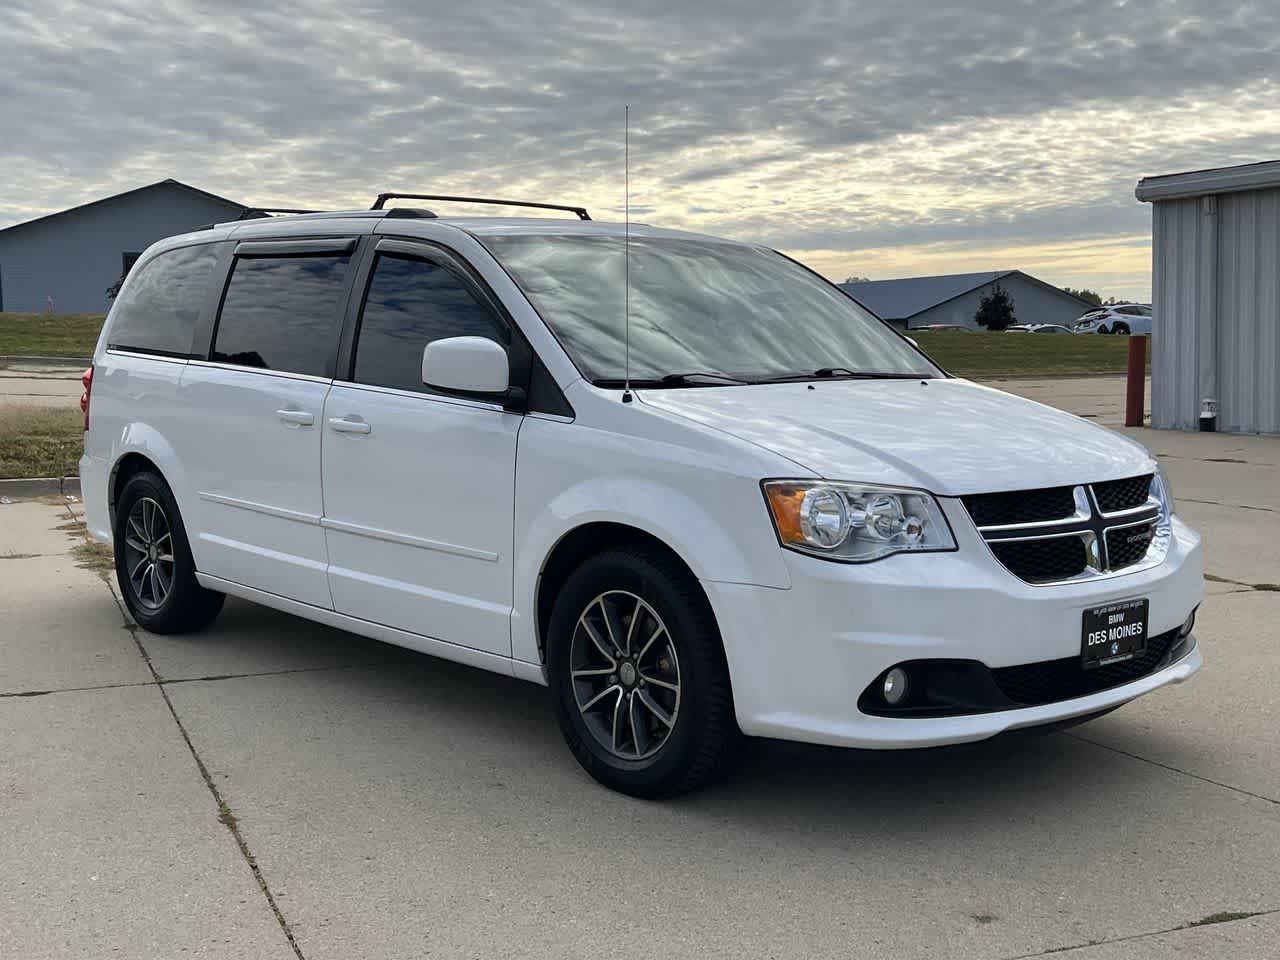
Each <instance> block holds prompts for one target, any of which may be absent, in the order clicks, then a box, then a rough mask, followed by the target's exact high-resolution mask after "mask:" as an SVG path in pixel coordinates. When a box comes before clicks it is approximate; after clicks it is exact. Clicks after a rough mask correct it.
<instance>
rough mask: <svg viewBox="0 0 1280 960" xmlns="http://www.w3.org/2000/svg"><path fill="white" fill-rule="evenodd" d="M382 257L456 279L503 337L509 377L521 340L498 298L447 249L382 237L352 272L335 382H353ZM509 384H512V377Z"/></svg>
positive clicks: (420, 242) (364, 253) (371, 244)
mask: <svg viewBox="0 0 1280 960" xmlns="http://www.w3.org/2000/svg"><path fill="white" fill-rule="evenodd" d="M382 254H390V255H392V256H400V257H411V258H413V259H415V260H422V261H424V262H426V263H432V264H435V265H436V266H438V267H441V268H443V269H445V270H448V271H449V272H450V273H451V274H453V275H454V276H456V277H458V279H459V280H460V281H461V282H462V283H463V284H464V285H465V286H466V287H467V289H469V290H470V291H471V292H472V293H473V294H474V295H475V296H476V297H477V299H479V301H480V302H481V303H482V304H484V306H485V307H486V308H487V309H488V311H489V313H490V314H491V315H492V316H493V319H494V321H495V323H496V325H497V327H498V329H499V331H501V332H503V333H505V334H506V341H507V342H506V343H504V344H503V346H504V347H506V348H507V354H508V356H510V357H512V370H513V373H514V372H515V371H516V370H517V369H519V368H518V367H517V364H516V352H518V351H519V348H518V347H516V346H515V345H516V344H517V343H518V342H519V341H521V340H523V337H520V336H518V334H517V331H516V325H515V324H514V323H513V322H512V321H511V317H510V315H509V314H508V313H507V311H506V309H505V308H504V307H503V306H502V304H501V302H500V301H499V300H498V298H497V297H495V296H494V295H493V292H492V291H491V290H489V288H488V286H487V285H486V284H485V283H484V281H483V280H482V279H481V278H480V276H479V274H477V273H476V272H475V271H474V269H472V268H471V267H470V265H469V264H467V262H466V260H464V259H463V258H461V257H460V256H458V255H457V254H456V253H455V252H454V251H452V250H450V249H448V248H447V247H444V246H441V245H440V244H437V243H433V242H431V241H428V240H409V239H397V238H395V237H383V238H381V239H379V240H377V241H376V242H374V243H370V244H368V245H367V246H366V247H365V249H364V251H363V256H361V258H360V264H359V268H358V269H357V270H355V271H354V273H355V277H354V284H353V286H352V291H351V296H350V298H349V300H348V303H347V311H346V314H345V315H344V318H343V324H342V339H341V340H340V341H339V344H338V363H337V366H336V368H335V373H334V379H335V380H338V381H342V382H346V383H355V382H356V379H355V374H356V370H355V366H356V345H357V343H358V342H359V340H360V324H361V321H362V320H363V319H364V308H365V304H366V303H367V302H368V299H369V290H370V288H371V287H372V285H373V274H374V270H375V269H376V267H377V263H378V257H379V256H380V255H382ZM357 291H358V292H357ZM513 382H515V378H514V376H513ZM427 395H429V394H427Z"/></svg>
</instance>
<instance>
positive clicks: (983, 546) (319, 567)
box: [80, 194, 1203, 796]
mask: <svg viewBox="0 0 1280 960" xmlns="http://www.w3.org/2000/svg"><path fill="white" fill-rule="evenodd" d="M406 198H408V199H410V200H416V201H422V200H428V201H440V202H447V201H448V200H449V199H451V198H445V197H425V196H422V195H404V194H386V195H382V196H381V197H379V199H378V202H377V203H376V204H375V205H374V208H373V209H370V210H360V211H349V212H334V213H322V214H307V215H297V216H278V217H260V218H258V219H252V220H244V221H239V222H235V223H226V224H221V225H215V226H213V227H210V228H208V229H205V230H201V231H197V232H195V233H190V234H186V235H184V236H178V237H172V238H170V239H167V240H164V241H161V242H159V243H157V244H155V245H154V246H152V247H151V248H150V249H149V250H147V251H146V252H145V253H144V254H143V256H142V257H141V259H140V260H139V261H138V262H137V264H136V266H135V267H134V268H133V270H132V272H131V273H130V274H129V276H128V278H127V280H126V281H125V283H124V285H123V287H122V289H121V290H120V293H119V296H118V297H117V299H116V301H115V303H114V305H113V306H112V309H111V312H110V315H109V316H108V318H107V322H106V325H105V327H104V329H103V332H102V336H101V339H100V341H99V343H98V345H97V349H96V351H95V353H94V357H93V366H92V367H91V368H90V369H89V370H88V371H86V373H85V396H84V399H83V401H82V403H83V405H84V407H85V430H86V433H85V454H84V458H83V460H82V461H81V465H80V474H81V478H82V490H83V495H84V502H85V512H86V517H87V521H88V524H89V527H90V529H91V531H92V533H93V535H94V536H95V537H96V538H98V539H100V540H102V541H104V542H107V543H110V544H112V545H113V547H114V552H115V563H116V572H117V575H118V580H119V587H120V590H121V592H122V595H123V599H124V601H125V603H126V604H127V606H128V609H129V612H130V613H131V614H132V616H133V617H134V619H135V620H136V621H137V622H138V623H139V624H140V625H141V626H142V627H143V628H145V629H147V630H151V631H155V632H159V633H174V632H181V631H193V630H198V629H200V628H201V627H204V626H205V625H207V624H208V623H209V622H210V621H212V620H213V618H214V617H215V616H217V614H218V611H219V609H220V607H221V606H222V602H223V599H224V597H225V595H227V594H231V595H233V596H236V597H241V598H245V599H248V600H251V601H255V602H258V603H261V604H265V605H267V606H270V607H275V608H277V609H280V610H284V611H288V612H289V613H292V614H296V615H298V616H301V617H307V618H310V619H312V620H315V621H318V622H321V623H325V624H329V625H332V626H335V627H339V628H342V629H344V630H348V631H351V632H352V633H356V634H362V635H364V636H368V637H374V638H377V639H378V640H382V641H386V642H388V643H394V644H400V645H403V646H406V647H411V648H413V649H415V650H419V651H423V652H425V653H429V654H433V655H435V656H439V657H444V658H447V659H450V660H456V661H460V662H463V663H467V664H471V665H474V666H477V667H482V668H485V669H488V670H494V671H497V672H500V673H504V674H508V675H511V676H514V677H517V678H520V679H524V680H529V681H532V682H534V683H539V684H544V685H546V686H547V687H548V688H549V691H550V701H551V703H552V705H553V707H554V710H555V713H556V715H557V717H558V721H559V724H560V727H561V729H562V730H563V733H564V737H565V739H566V741H567V742H568V744H569V746H570V748H571V750H572V752H573V754H574V756H575V757H576V758H577V759H578V761H579V762H580V763H581V764H582V766H583V767H584V768H585V769H586V770H587V771H588V772H589V773H590V774H591V775H592V776H593V777H595V778H596V779H598V780H599V781H600V782H602V783H604V784H606V785H608V786H610V787H613V788H615V789H618V790H622V791H625V792H627V793H631V794H635V795H640V796H662V795H670V794H673V793H677V792H679V791H682V790H688V789H691V788H693V787H695V786H697V785H699V784H701V783H705V782H706V781H708V780H709V779H711V778H713V777H714V776H715V775H716V774H717V773H719V772H720V771H721V770H723V769H724V768H725V766H726V761H727V760H728V758H729V757H730V756H731V754H732V752H733V748H734V745H735V743H736V741H738V740H739V739H740V738H741V737H742V736H743V735H747V736H760V737H778V738H785V739H790V740H802V741H810V742H814V743H824V744H835V745H846V746H852V747H871V748H901V747H921V746H933V745H940V744H950V743H961V742H965V741H973V740H980V739H983V738H986V737H991V736H993V735H995V734H998V733H1001V732H1003V731H1006V730H1011V729H1015V728H1025V727H1032V726H1040V725H1046V724H1064V723H1067V722H1074V721H1079V720H1082V719H1087V718H1089V717H1093V716H1096V715H1098V714H1101V713H1104V712H1106V711H1108V710H1111V709H1114V708H1115V707H1118V706H1120V705H1121V704H1123V703H1125V702H1127V701H1129V700H1132V699H1134V698H1135V697H1139V696H1141V695H1143V694H1146V693H1150V692H1151V691H1153V690H1155V689H1157V688H1158V687H1161V686H1164V685H1165V684H1169V683H1174V682H1178V681H1182V680H1185V679H1187V678H1188V677H1190V676H1191V675H1192V674H1193V673H1194V672H1195V671H1196V670H1197V669H1198V668H1199V666H1200V662H1201V659H1200V652H1199V650H1198V649H1197V647H1196V641H1195V638H1194V635H1193V633H1192V626H1193V623H1194V620H1195V612H1196V608H1197V606H1198V605H1199V603H1200V600H1201V596H1202V594H1203V578H1202V569H1201V567H1202V564H1201V551H1200V544H1199V537H1198V536H1197V535H1196V534H1195V533H1194V532H1193V531H1192V530H1191V529H1190V528H1188V527H1187V526H1186V525H1185V524H1183V523H1182V522H1181V521H1180V520H1179V519H1178V517H1177V516H1176V515H1175V512H1174V502H1173V497H1172V495H1171V491H1170V489H1169V485H1168V482H1167V481H1166V479H1165V477H1164V474H1163V472H1162V471H1161V469H1160V467H1159V465H1158V464H1157V463H1156V462H1155V460H1153V459H1152V457H1151V456H1150V455H1149V454H1148V453H1147V452H1146V450H1144V449H1143V448H1142V447H1141V446H1139V445H1138V444H1137V443H1134V442H1133V441H1131V440H1129V439H1126V438H1125V437H1124V436H1121V435H1120V434H1118V433H1114V432H1112V431H1110V430H1106V429H1104V428H1102V427H1099V426H1097V425H1095V424H1092V423H1089V422H1087V421H1085V420H1081V419H1077V418H1076V417H1073V416H1069V415H1067V414H1065V413H1062V412H1059V411H1057V410H1054V409H1051V408H1049V407H1046V406H1042V405H1041V404H1038V403H1033V402H1031V401H1028V400H1023V399H1019V398H1017V397H1013V396H1010V395H1008V394H1005V393H1001V392H999V391H997V390H992V389H989V388H986V387H983V386H979V385H977V384H974V383H971V382H968V381H966V380H963V379H957V378H955V377H952V376H949V375H947V374H946V373H945V372H944V371H943V370H941V369H940V368H939V367H938V366H937V365H936V364H935V363H933V362H932V361H931V360H930V359H929V358H928V357H927V356H925V355H924V354H923V353H922V352H921V351H920V350H919V349H917V348H916V346H915V345H914V344H913V343H912V342H911V341H910V340H908V339H907V338H905V337H904V336H902V335H900V334H899V333H897V332H896V331H895V330H893V329H892V328H890V327H889V326H886V325H885V324H884V323H882V322H881V321H880V320H878V319H877V318H876V317H874V316H873V315H871V314H870V313H869V312H867V311H866V310H865V309H863V308H862V307H861V306H860V305H859V304H858V303H857V302H856V301H854V300H853V299H850V297H849V296H847V295H846V294H844V293H843V292H842V291H840V290H839V289H838V288H836V287H834V286H832V285H831V284H830V283H828V282H827V281H826V280H824V279H822V278H821V277H819V276H818V275H817V274H815V273H813V272H811V271H810V270H808V269H807V268H805V267H804V266H802V265H800V264H798V263H796V262H795V261H793V260H791V259H789V258H787V257H786V256H784V255H782V254H780V253H777V252H775V251H773V250H770V249H767V248H765V247H761V246H758V245H754V244H749V243H737V242H732V241H728V240H722V239H717V238H714V237H707V236H699V235H694V234H689V233H681V232H676V231H670V230H662V229H656V228H652V227H647V226H634V225H633V226H631V227H630V229H629V232H628V230H627V229H625V228H624V227H623V226H622V225H620V224H606V223H599V222H596V221H593V220H591V219H590V218H589V215H588V213H587V211H586V210H584V209H582V208H578V207H563V208H557V211H556V212H557V213H560V214H562V215H563V214H571V215H576V218H577V219H573V218H571V217H568V216H563V217H562V218H560V219H556V218H554V217H552V218H545V217H546V213H545V210H544V209H543V208H546V207H548V206H553V205H547V204H533V205H532V206H534V207H537V208H539V213H540V214H541V215H542V216H543V217H544V218H540V219H508V218H502V217H492V218H485V217H468V218H448V217H443V216H437V215H436V214H434V213H433V212H431V211H430V210H428V209H425V208H423V207H422V206H417V205H414V206H394V205H389V204H388V202H387V201H389V200H392V199H397V200H399V201H401V202H403V201H404V200H405V199H406ZM504 203H505V201H504ZM516 206H520V205H518V204H517V205H516Z"/></svg>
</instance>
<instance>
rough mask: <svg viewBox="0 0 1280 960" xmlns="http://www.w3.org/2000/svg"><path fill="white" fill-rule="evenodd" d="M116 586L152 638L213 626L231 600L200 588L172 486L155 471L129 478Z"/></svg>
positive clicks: (119, 509) (118, 536) (119, 518)
mask: <svg viewBox="0 0 1280 960" xmlns="http://www.w3.org/2000/svg"><path fill="white" fill-rule="evenodd" d="M115 521H116V523H115V560H116V583H117V584H118V585H119V587H120V596H121V597H122V598H123V599H124V604H125V606H126V607H128V608H129V614H130V615H131V616H132V617H133V619H134V620H135V621H136V622H137V624H138V625H139V626H140V627H142V628H143V629H145V630H149V631H150V632H152V633H190V632H192V631H194V630H199V629H201V628H202V627H206V626H208V625H209V624H210V623H212V622H213V619H214V617H216V616H217V615H218V611H220V610H221V609H222V602H223V600H224V599H226V598H225V596H224V595H223V594H221V593H217V592H215V591H213V590H206V589H205V588H204V587H202V586H200V584H199V583H197V582H196V565H195V561H194V560H193V559H192V558H191V546H190V544H189V543H188V542H187V533H186V530H185V529H184V528H183V526H182V516H181V514H179V513H178V503H177V501H176V500H175V499H174V497H173V493H172V491H170V489H169V485H168V484H167V483H165V482H164V479H163V478H162V477H160V476H159V475H158V474H155V473H152V472H150V471H145V472H143V473H138V474H135V475H134V476H133V477H130V478H129V482H128V483H126V484H125V486H124V490H122V491H121V492H120V499H119V500H118V501H117V503H116V516H115Z"/></svg>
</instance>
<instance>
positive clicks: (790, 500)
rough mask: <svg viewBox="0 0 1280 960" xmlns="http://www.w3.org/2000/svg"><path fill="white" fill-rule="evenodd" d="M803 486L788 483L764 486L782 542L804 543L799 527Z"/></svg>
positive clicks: (803, 492)
mask: <svg viewBox="0 0 1280 960" xmlns="http://www.w3.org/2000/svg"><path fill="white" fill-rule="evenodd" d="M805 492H806V491H805V488H804V487H799V486H796V485H794V484H789V483H770V484H766V485H765V488H764V495H765V496H766V497H767V498H768V500H769V509H770V511H772V513H773V523H774V526H776V527H777V528H778V536H779V537H781V538H782V542H783V543H804V533H803V532H802V531H801V529H800V505H801V504H802V503H804V495H805Z"/></svg>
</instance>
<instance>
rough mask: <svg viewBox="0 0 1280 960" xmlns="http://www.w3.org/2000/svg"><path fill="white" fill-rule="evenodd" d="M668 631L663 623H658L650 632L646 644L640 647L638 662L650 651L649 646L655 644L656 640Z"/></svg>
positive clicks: (637, 656)
mask: <svg viewBox="0 0 1280 960" xmlns="http://www.w3.org/2000/svg"><path fill="white" fill-rule="evenodd" d="M666 632H667V631H666V630H665V629H663V626H662V624H658V626H657V629H655V630H654V631H653V633H651V634H649V639H648V640H646V641H645V642H644V646H643V647H641V648H640V652H639V653H638V654H637V655H636V663H639V662H640V661H641V660H643V659H644V655H645V654H646V653H648V652H649V648H650V647H652V646H653V643H654V641H655V640H657V639H658V638H659V637H660V636H662V635H663V634H665V633H666Z"/></svg>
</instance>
